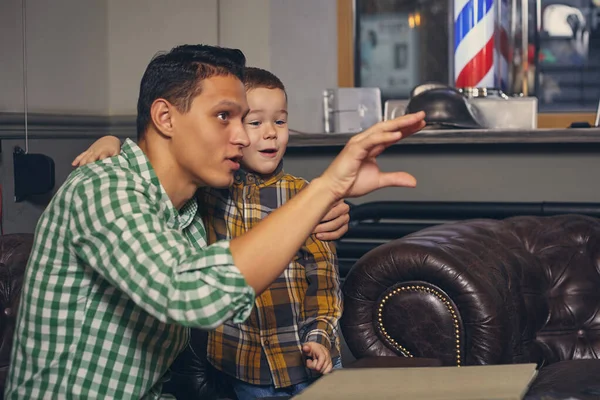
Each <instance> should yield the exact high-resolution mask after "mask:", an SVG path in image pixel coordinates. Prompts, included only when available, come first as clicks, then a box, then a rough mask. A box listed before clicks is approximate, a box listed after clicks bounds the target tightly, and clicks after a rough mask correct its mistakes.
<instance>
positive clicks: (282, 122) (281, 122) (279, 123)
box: [275, 119, 286, 125]
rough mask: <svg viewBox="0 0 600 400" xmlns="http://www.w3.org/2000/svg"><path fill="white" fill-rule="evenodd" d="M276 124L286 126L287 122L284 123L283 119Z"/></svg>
mask: <svg viewBox="0 0 600 400" xmlns="http://www.w3.org/2000/svg"><path fill="white" fill-rule="evenodd" d="M275 123H276V124H277V125H285V124H286V122H285V121H283V120H281V119H280V120H277V121H275Z"/></svg>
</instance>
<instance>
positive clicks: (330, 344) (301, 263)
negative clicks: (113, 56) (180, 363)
mask: <svg viewBox="0 0 600 400" xmlns="http://www.w3.org/2000/svg"><path fill="white" fill-rule="evenodd" d="M244 85H245V87H246V98H247V101H248V105H249V108H250V111H249V113H248V114H247V115H246V117H245V119H244V123H245V125H246V132H247V134H248V137H249V139H250V145H249V146H248V147H245V148H244V149H242V152H243V158H242V169H241V170H240V171H238V173H237V174H236V176H235V180H234V184H233V185H232V186H231V187H230V188H228V189H213V188H204V189H203V190H201V191H199V192H198V197H199V199H198V200H199V205H200V209H201V210H203V219H204V221H205V225H206V228H207V234H208V242H209V243H215V242H217V241H220V240H230V239H233V238H235V237H238V236H240V235H242V234H243V233H244V232H246V231H248V230H249V229H251V228H252V227H253V226H255V225H256V224H257V223H258V222H259V221H261V220H262V219H264V218H265V217H266V216H267V215H268V214H270V213H271V212H272V211H274V210H276V209H277V208H279V207H280V206H282V205H283V204H284V203H285V202H286V201H287V200H288V199H289V198H291V197H292V196H294V195H295V194H297V193H298V192H299V191H300V190H302V188H304V187H305V186H306V185H307V182H306V181H305V180H304V179H301V178H296V177H294V176H292V175H289V174H285V173H284V171H283V165H282V159H283V155H284V154H285V151H286V147H287V143H288V136H289V130H288V125H287V118H288V113H287V94H286V92H285V87H284V85H283V83H282V82H281V81H280V80H279V79H278V78H277V77H276V76H275V75H273V74H272V73H270V72H268V71H265V70H263V69H259V68H246V70H245V74H244ZM101 140H102V139H101ZM114 143H115V142H114V141H113V142H107V144H108V146H107V147H105V148H102V146H98V145H96V144H95V145H94V146H96V149H95V153H97V154H98V153H102V154H104V155H109V154H115V153H116V152H118V148H114V147H115V146H114ZM74 163H78V160H76V161H75V162H74ZM273 251H277V244H276V243H275V244H274V246H273ZM341 313H342V300H341V291H340V285H339V276H338V271H337V260H336V255H335V249H334V248H333V245H332V244H331V243H328V242H323V241H320V240H318V239H317V238H316V237H315V236H314V235H312V236H311V237H309V238H308V239H307V241H306V243H305V244H304V246H303V247H302V248H301V249H300V251H299V252H298V254H297V255H296V257H295V258H294V260H293V261H292V262H291V263H290V265H289V266H288V268H287V269H286V270H285V271H284V273H283V274H282V275H281V276H279V277H278V278H277V279H276V280H275V281H274V282H273V284H272V285H271V286H270V287H269V288H268V289H267V290H265V291H264V292H263V293H262V294H261V295H260V296H258V297H257V298H256V301H255V307H254V308H253V310H252V313H251V315H250V317H249V318H248V319H247V320H246V321H245V322H243V323H239V324H236V323H233V322H226V323H225V324H223V325H222V326H220V327H218V328H217V329H216V330H214V331H211V332H210V333H209V341H208V349H207V350H208V351H207V358H208V360H209V361H210V363H211V364H212V365H213V366H214V367H215V368H216V369H218V370H219V371H221V372H223V373H225V374H226V375H227V377H228V380H230V381H231V384H232V387H233V389H234V391H235V392H236V395H237V397H238V399H240V400H245V399H255V398H259V397H270V396H278V395H295V394H297V393H299V392H300V391H301V390H303V389H304V388H306V387H307V386H308V385H309V384H310V383H311V382H313V381H314V380H315V379H316V378H317V376H318V375H320V374H326V373H329V372H330V371H331V369H332V368H340V367H341V360H340V338H339V328H338V320H339V318H340V317H341Z"/></svg>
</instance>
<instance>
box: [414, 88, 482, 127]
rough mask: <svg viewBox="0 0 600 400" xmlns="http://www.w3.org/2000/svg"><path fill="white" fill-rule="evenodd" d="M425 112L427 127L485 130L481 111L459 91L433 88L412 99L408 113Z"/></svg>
mask: <svg viewBox="0 0 600 400" xmlns="http://www.w3.org/2000/svg"><path fill="white" fill-rule="evenodd" d="M419 111H425V114H426V116H425V121H426V122H427V125H436V126H439V127H442V128H454V129H483V128H485V124H484V123H483V118H482V117H481V115H480V113H479V110H478V109H477V108H475V106H473V105H472V104H471V103H470V102H469V100H468V99H467V98H466V97H465V96H464V95H463V94H462V93H460V92H459V91H458V90H456V89H454V88H451V87H433V88H431V89H428V90H425V91H422V92H420V93H418V94H416V95H415V96H414V97H412V98H411V99H410V101H409V102H408V105H407V106H406V113H407V114H410V113H415V112H419Z"/></svg>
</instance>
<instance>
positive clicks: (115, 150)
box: [71, 136, 121, 167]
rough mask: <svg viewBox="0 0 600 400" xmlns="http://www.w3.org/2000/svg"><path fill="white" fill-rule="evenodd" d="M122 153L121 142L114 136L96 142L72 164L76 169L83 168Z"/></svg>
mask: <svg viewBox="0 0 600 400" xmlns="http://www.w3.org/2000/svg"><path fill="white" fill-rule="evenodd" d="M120 151H121V141H120V140H119V138H117V137H114V136H104V137H101V138H100V139H98V140H96V141H95V142H94V143H93V144H92V145H91V146H90V147H89V148H88V149H87V150H86V151H84V152H83V153H81V154H80V155H78V156H77V158H75V159H74V160H73V162H72V163H71V165H72V166H74V167H81V166H84V165H85V164H89V163H92V162H94V161H99V160H104V159H105V158H108V157H114V156H116V155H118V154H119V152H120Z"/></svg>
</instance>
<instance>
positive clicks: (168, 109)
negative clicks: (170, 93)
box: [150, 99, 174, 138]
mask: <svg viewBox="0 0 600 400" xmlns="http://www.w3.org/2000/svg"><path fill="white" fill-rule="evenodd" d="M173 111H174V106H173V104H171V103H169V102H168V101H167V100H165V99H156V100H154V102H153V103H152V106H151V107H150V118H151V119H152V123H153V124H154V126H155V127H156V130H157V131H159V132H160V133H161V134H162V135H164V136H166V137H169V138H170V137H172V136H173Z"/></svg>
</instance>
